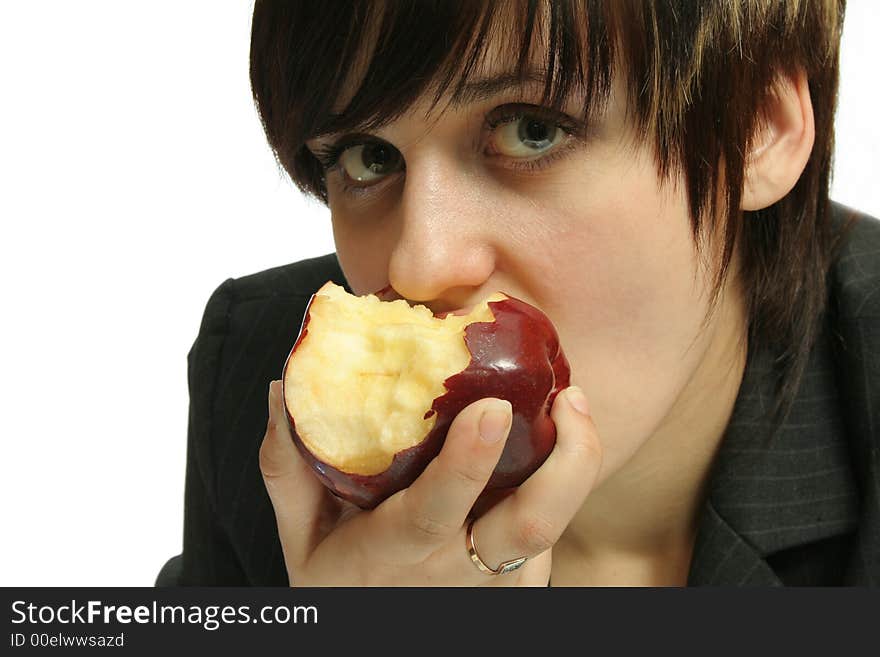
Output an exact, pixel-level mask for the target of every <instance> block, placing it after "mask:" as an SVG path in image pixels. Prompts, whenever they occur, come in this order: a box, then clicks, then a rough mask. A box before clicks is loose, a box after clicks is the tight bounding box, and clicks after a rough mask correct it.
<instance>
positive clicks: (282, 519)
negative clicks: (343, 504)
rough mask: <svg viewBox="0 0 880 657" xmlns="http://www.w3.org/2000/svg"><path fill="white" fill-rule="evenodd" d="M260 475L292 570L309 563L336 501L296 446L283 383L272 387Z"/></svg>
mask: <svg viewBox="0 0 880 657" xmlns="http://www.w3.org/2000/svg"><path fill="white" fill-rule="evenodd" d="M260 472H261V473H262V475H263V483H264V485H265V486H266V491H267V492H268V493H269V499H270V500H271V502H272V507H273V508H274V509H275V520H276V522H277V524H278V537H279V539H280V541H281V547H282V550H283V552H284V560H285V563H286V564H287V567H288V571H290V569H291V568H292V567H294V568H295V567H298V566H300V565H301V564H302V563H304V562H305V560H306V559H307V558H308V555H309V554H311V552H312V550H313V549H314V546H315V545H317V542H318V541H319V540H320V537H319V536H318V535H317V531H318V524H319V523H318V519H319V517H320V515H321V509H322V508H324V505H326V504H328V503H332V500H328V499H327V498H328V495H327V492H326V490H325V488H324V486H323V485H322V484H321V482H320V481H319V480H318V478H317V477H315V475H314V474H313V473H312V472H311V470H310V468H309V466H308V464H307V463H306V462H305V460H304V459H303V458H302V455H301V454H300V453H299V450H298V449H297V448H296V445H294V443H293V438H292V437H291V435H290V428H289V427H288V425H287V418H286V416H285V410H284V404H283V402H282V400H281V382H280V381H273V382H272V383H271V384H270V385H269V423H268V425H267V427H266V435H265V436H264V437H263V442H262V444H261V445H260Z"/></svg>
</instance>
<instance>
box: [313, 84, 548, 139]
mask: <svg viewBox="0 0 880 657" xmlns="http://www.w3.org/2000/svg"><path fill="white" fill-rule="evenodd" d="M545 83H546V76H544V75H541V74H540V73H538V72H537V71H535V70H528V71H526V72H525V73H524V74H523V76H522V77H520V76H518V75H515V74H514V73H510V72H506V73H499V74H498V75H493V76H490V77H485V78H479V79H477V80H471V81H469V82H467V83H465V84H464V85H463V86H462V87H461V89H458V90H457V91H456V92H454V93H453V95H452V97H451V98H450V100H449V105H450V106H451V107H452V108H453V109H461V108H462V107H464V106H465V105H473V104H476V103H479V102H482V101H485V100H488V99H490V98H493V97H494V96H498V95H500V94H502V93H504V92H506V91H510V90H511V89H522V88H524V87H526V86H530V85H536V84H540V85H544V84H545ZM341 134H344V133H331V132H322V131H319V132H318V134H317V135H315V136H314V137H311V138H310V139H317V140H331V141H332V140H334V139H336V138H338V137H339V136H341Z"/></svg>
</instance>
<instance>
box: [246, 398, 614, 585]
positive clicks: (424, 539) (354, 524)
mask: <svg viewBox="0 0 880 657" xmlns="http://www.w3.org/2000/svg"><path fill="white" fill-rule="evenodd" d="M572 391H573V390H572V388H568V389H566V390H565V391H563V392H562V393H560V394H559V395H557V396H556V400H555V401H554V404H553V408H552V409H551V414H550V415H551V418H552V419H553V421H554V423H555V424H556V429H557V438H556V446H555V447H554V449H553V451H552V452H551V453H550V456H548V457H547V460H546V461H545V462H544V463H543V464H542V465H541V467H540V468H538V470H537V471H535V472H534V473H533V474H532V476H531V477H529V478H528V479H527V480H526V481H525V482H523V484H522V485H521V486H519V487H518V488H516V489H515V490H514V491H513V492H511V493H510V494H509V495H507V496H506V497H504V498H503V499H501V500H500V501H498V502H497V503H496V504H494V506H492V507H491V508H490V509H489V510H488V511H486V512H485V513H484V514H483V515H480V516H479V518H478V520H477V521H476V522H475V524H474V537H475V543H476V548H477V552H478V554H479V555H480V557H481V558H482V559H483V561H484V562H485V563H486V564H488V565H489V566H490V567H492V568H495V567H497V566H498V564H499V563H501V562H503V561H507V560H510V559H514V558H518V557H521V556H527V557H529V560H528V561H527V562H526V563H525V565H523V566H522V567H521V568H519V569H518V570H515V571H513V572H510V573H506V574H503V575H489V574H486V573H483V572H481V571H480V570H479V569H478V568H477V566H476V565H475V564H474V563H473V562H472V561H471V558H470V556H469V555H468V552H467V547H466V540H465V538H466V531H467V523H468V520H469V518H468V515H469V513H470V512H471V510H472V507H473V506H474V502H475V501H476V499H477V497H478V496H479V495H480V493H481V492H482V490H483V488H484V487H485V485H486V482H487V481H488V480H489V476H490V475H491V474H492V471H493V470H494V468H495V465H496V464H497V462H498V459H499V458H500V456H501V452H502V450H503V449H504V443H505V441H506V438H507V432H508V431H509V429H510V404H509V402H506V401H502V400H498V399H491V398H486V399H481V400H479V401H476V402H474V403H473V404H470V405H469V406H467V407H466V408H464V409H463V410H462V411H461V412H460V413H459V414H458V415H457V416H456V418H455V419H454V420H453V422H452V424H451V426H450V428H449V432H448V434H447V437H446V441H445V443H444V445H443V448H442V449H441V451H440V453H439V454H438V455H437V456H436V457H435V458H434V460H433V461H431V463H429V464H428V467H427V468H426V469H425V471H424V472H423V473H422V474H421V475H420V476H419V477H418V479H416V480H415V481H414V482H413V483H412V484H411V485H410V486H409V487H408V488H406V489H404V490H401V491H398V492H397V493H395V494H394V495H392V496H391V497H389V498H388V499H386V500H385V501H384V502H382V503H381V504H379V505H378V506H377V507H376V508H375V509H371V510H368V511H364V510H361V509H359V508H358V507H356V506H355V505H353V504H351V503H350V502H346V501H344V500H341V499H340V498H338V497H336V496H335V495H333V494H332V493H331V492H330V491H329V490H328V489H327V488H325V487H324V485H323V484H322V483H321V482H320V481H319V480H318V478H317V477H316V476H315V475H314V473H313V472H312V471H311V469H310V468H309V466H308V465H307V464H306V462H305V460H304V459H303V458H302V456H301V455H300V453H299V450H298V449H297V448H296V446H295V445H294V443H293V440H292V438H291V435H290V430H289V428H288V425H287V421H286V419H285V411H284V407H283V403H282V400H281V383H280V381H273V382H272V384H271V385H270V386H269V423H268V426H267V428H266V435H265V436H264V438H263V443H262V445H261V446H260V470H261V472H262V474H263V481H264V483H265V485H266V490H267V491H268V493H269V497H270V499H271V500H272V506H273V508H274V510H275V518H276V521H277V523H278V535H279V537H280V540H281V547H282V550H283V553H284V562H285V565H286V567H287V573H288V576H289V579H290V585H291V586H485V585H488V586H546V585H547V582H548V580H549V578H550V568H551V563H552V550H551V548H552V547H553V545H554V544H555V543H556V541H557V540H559V537H560V536H561V535H562V533H563V532H564V531H565V528H566V527H567V526H568V523H569V522H571V519H572V517H574V514H575V513H576V512H577V510H578V509H579V508H580V507H581V505H582V504H583V502H584V499H585V498H586V496H587V495H588V494H589V492H590V490H591V489H592V488H593V485H594V483H595V481H596V476H597V474H598V472H599V467H600V465H601V461H602V448H601V445H600V442H599V437H598V434H597V432H596V428H595V426H594V424H593V421H592V419H591V418H590V417H589V415H586V414H581V413H579V412H578V411H577V410H575V408H574V407H573V406H572V405H571V403H570V402H569V401H568V393H570V392H572ZM491 429H494V430H495V432H496V433H497V434H498V435H500V438H499V439H498V440H497V441H496V442H494V443H487V442H486V441H484V440H482V439H481V437H480V434H481V430H482V432H483V433H484V434H486V433H487V432H488V431H487V430H491Z"/></svg>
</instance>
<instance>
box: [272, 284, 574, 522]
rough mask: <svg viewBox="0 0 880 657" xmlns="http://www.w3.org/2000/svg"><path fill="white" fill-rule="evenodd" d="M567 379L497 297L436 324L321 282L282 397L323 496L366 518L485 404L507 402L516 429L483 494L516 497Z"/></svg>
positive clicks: (419, 313) (525, 311) (538, 336)
mask: <svg viewBox="0 0 880 657" xmlns="http://www.w3.org/2000/svg"><path fill="white" fill-rule="evenodd" d="M569 378H570V370H569V365H568V361H567V360H566V357H565V355H564V354H563V352H562V349H561V347H560V344H559V337H558V335H557V333H556V329H555V328H554V327H553V325H552V323H551V322H550V320H549V319H548V318H547V316H546V315H544V314H543V313H542V312H541V311H540V310H538V309H537V308H535V307H534V306H531V305H529V304H527V303H525V302H523V301H520V300H519V299H516V298H514V297H510V296H508V295H506V294H504V293H502V292H496V293H494V294H492V295H491V296H490V297H489V298H488V299H486V300H484V301H483V302H482V303H480V304H478V305H476V306H475V307H474V308H473V309H472V310H470V312H468V313H466V314H459V315H449V314H445V315H444V316H438V315H434V314H433V313H432V312H431V311H430V310H429V309H428V308H426V307H425V306H422V305H416V306H410V305H409V304H408V303H407V302H406V301H405V300H403V299H398V300H396V301H381V300H380V299H379V298H378V297H376V296H375V295H372V294H369V295H366V296H354V295H352V294H349V293H348V292H346V291H345V289H343V288H342V287H340V286H338V285H336V284H335V283H333V282H332V281H328V282H327V283H325V284H324V285H323V286H322V287H321V289H320V290H318V291H317V292H316V293H315V294H313V295H312V298H311V300H310V301H309V304H308V307H307V308H306V313H305V316H304V318H303V322H302V327H301V329H300V333H299V336H298V338H297V339H296V342H295V344H294V346H293V348H292V349H291V351H290V355H289V356H288V358H287V362H286V363H285V365H284V372H283V375H282V389H283V398H284V406H285V409H286V411H287V413H286V415H287V419H288V422H289V424H290V429H291V433H292V435H293V438H294V442H295V443H296V445H297V447H298V448H299V450H300V452H301V453H302V454H303V456H304V457H305V459H306V461H307V462H308V463H309V464H310V465H311V467H312V468H313V469H314V470H315V472H316V473H317V475H318V477H319V478H320V479H321V481H322V482H323V483H324V485H326V486H327V487H328V488H329V489H330V490H331V491H333V492H334V493H335V494H337V495H338V496H340V497H342V498H344V499H347V500H349V501H351V502H353V503H355V504H357V505H358V506H360V507H361V508H372V507H375V506H376V505H377V504H379V503H380V502H382V501H383V500H384V499H386V498H387V497H389V496H390V495H392V494H394V493H395V492H397V491H399V490H401V489H403V488H406V487H407V486H409V485H410V484H411V483H412V482H413V481H415V479H416V478H417V477H418V476H419V474H420V473H421V472H422V471H423V470H424V469H425V467H426V466H427V464H428V463H429V462H430V461H431V459H433V458H434V457H435V456H436V455H437V453H438V452H439V451H440V449H441V447H442V446H443V441H444V439H445V437H446V433H447V431H448V429H449V426H450V424H451V423H452V420H453V419H454V418H455V416H456V415H457V414H458V413H459V412H460V411H461V410H462V409H464V408H465V407H466V406H467V405H468V404H470V403H472V402H474V401H477V400H479V399H482V398H484V397H497V398H500V399H506V400H508V401H509V402H510V403H511V406H512V408H513V423H512V425H511V429H510V434H509V436H508V439H507V443H506V445H505V447H504V451H503V453H502V455H501V458H500V460H499V462H498V465H497V467H496V468H495V471H494V472H493V474H492V476H491V478H490V479H489V482H488V484H487V485H486V488H485V490H484V493H483V494H484V495H486V494H488V493H489V492H490V491H494V490H497V489H500V488H510V487H513V486H518V485H519V484H521V483H522V482H523V481H525V479H526V478H527V477H528V476H529V475H530V474H532V473H533V472H534V471H535V470H536V469H537V468H538V467H539V466H540V465H541V464H542V463H543V462H544V460H545V459H546V458H547V456H548V455H549V454H550V451H551V450H552V449H553V445H554V444H555V443H556V427H555V425H554V424H553V421H552V420H551V419H550V408H551V406H552V404H553V400H554V399H555V397H556V395H557V394H558V393H559V391H560V390H562V389H564V388H566V387H567V386H568V385H569Z"/></svg>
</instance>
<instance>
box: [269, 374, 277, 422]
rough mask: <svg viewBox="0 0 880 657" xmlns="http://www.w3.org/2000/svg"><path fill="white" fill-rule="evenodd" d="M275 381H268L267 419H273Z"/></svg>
mask: <svg viewBox="0 0 880 657" xmlns="http://www.w3.org/2000/svg"><path fill="white" fill-rule="evenodd" d="M275 388H276V386H275V382H274V381H270V382H269V419H275V404H276V398H277V396H278V395H277V393H276V392H275Z"/></svg>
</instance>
